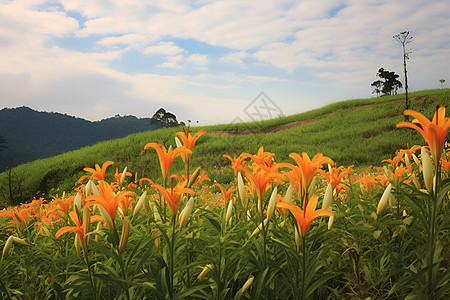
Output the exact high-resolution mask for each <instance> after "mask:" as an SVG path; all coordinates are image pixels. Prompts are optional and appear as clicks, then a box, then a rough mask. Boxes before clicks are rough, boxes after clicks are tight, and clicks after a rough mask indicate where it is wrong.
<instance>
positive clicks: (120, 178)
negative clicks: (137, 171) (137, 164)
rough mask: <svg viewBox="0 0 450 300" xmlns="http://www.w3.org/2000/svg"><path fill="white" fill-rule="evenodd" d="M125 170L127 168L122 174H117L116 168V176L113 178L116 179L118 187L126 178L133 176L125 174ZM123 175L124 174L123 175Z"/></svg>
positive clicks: (117, 169) (128, 173)
mask: <svg viewBox="0 0 450 300" xmlns="http://www.w3.org/2000/svg"><path fill="white" fill-rule="evenodd" d="M126 170H127V168H125V169H124V170H123V172H122V173H119V168H116V174H114V178H115V179H116V181H117V184H118V185H121V184H122V183H123V181H124V180H125V177H126V176H129V177H130V176H133V174H131V173H130V172H127V171H126ZM123 173H125V175H124V174H123Z"/></svg>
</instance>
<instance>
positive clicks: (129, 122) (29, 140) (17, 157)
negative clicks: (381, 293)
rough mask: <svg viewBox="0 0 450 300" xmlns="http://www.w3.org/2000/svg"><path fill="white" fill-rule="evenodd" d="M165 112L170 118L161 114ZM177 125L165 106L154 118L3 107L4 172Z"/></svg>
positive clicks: (0, 162)
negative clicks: (100, 117)
mask: <svg viewBox="0 0 450 300" xmlns="http://www.w3.org/2000/svg"><path fill="white" fill-rule="evenodd" d="M161 113H162V114H161ZM164 114H168V115H170V120H169V119H167V120H166V119H165V118H164V117H161V116H164ZM177 125H180V124H179V123H178V121H177V120H176V116H175V115H173V114H171V113H168V112H166V111H165V110H164V109H162V108H161V109H159V110H158V111H157V113H155V114H154V116H153V117H152V118H137V117H135V116H120V115H116V116H115V117H112V118H108V119H104V120H101V121H96V122H91V121H88V120H85V119H81V118H76V117H73V116H69V115H66V114H61V113H53V112H52V113H49V112H38V111H35V110H33V109H31V108H28V107H19V108H4V109H2V110H0V172H2V171H4V170H6V169H8V168H10V167H14V166H17V165H19V164H21V163H24V162H28V161H32V160H36V159H39V158H45V157H50V156H54V155H57V154H60V153H64V152H67V151H71V150H75V149H79V148H82V147H85V146H89V145H93V144H95V143H97V142H99V141H104V140H108V139H116V138H121V137H125V136H127V135H129V134H132V133H137V132H143V131H147V130H155V129H158V128H161V127H169V126H177Z"/></svg>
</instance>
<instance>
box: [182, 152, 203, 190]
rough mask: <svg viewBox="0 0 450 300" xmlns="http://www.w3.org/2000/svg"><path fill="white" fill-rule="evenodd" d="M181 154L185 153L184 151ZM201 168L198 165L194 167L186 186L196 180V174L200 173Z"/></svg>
mask: <svg viewBox="0 0 450 300" xmlns="http://www.w3.org/2000/svg"><path fill="white" fill-rule="evenodd" d="M183 154H186V153H183ZM201 170H202V169H201V168H200V167H198V168H197V169H195V171H194V173H193V174H192V175H191V177H189V182H188V184H187V186H186V187H188V188H189V187H191V186H192V185H193V184H194V182H195V181H196V180H197V178H198V176H199V175H200V172H201Z"/></svg>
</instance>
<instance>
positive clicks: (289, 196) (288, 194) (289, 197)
mask: <svg viewBox="0 0 450 300" xmlns="http://www.w3.org/2000/svg"><path fill="white" fill-rule="evenodd" d="M293 189H294V186H293V185H292V184H289V187H288V189H287V191H286V195H284V202H287V203H291V201H292V191H293ZM286 212H287V208H282V209H281V213H282V214H283V216H284V215H285V214H286Z"/></svg>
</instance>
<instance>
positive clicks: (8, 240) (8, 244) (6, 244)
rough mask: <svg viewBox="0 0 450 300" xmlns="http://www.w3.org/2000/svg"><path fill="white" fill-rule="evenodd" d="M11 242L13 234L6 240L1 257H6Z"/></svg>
mask: <svg viewBox="0 0 450 300" xmlns="http://www.w3.org/2000/svg"><path fill="white" fill-rule="evenodd" d="M12 243H13V236H12V235H10V236H9V238H8V239H7V240H6V243H5V246H4V247H3V257H6V256H7V255H8V253H9V249H11V245H12Z"/></svg>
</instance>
